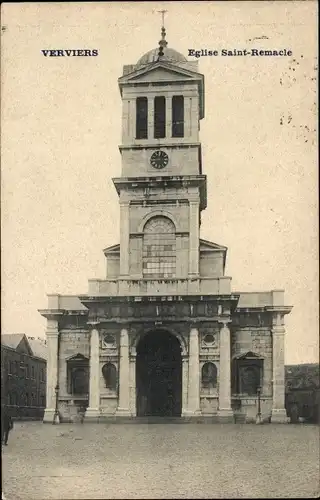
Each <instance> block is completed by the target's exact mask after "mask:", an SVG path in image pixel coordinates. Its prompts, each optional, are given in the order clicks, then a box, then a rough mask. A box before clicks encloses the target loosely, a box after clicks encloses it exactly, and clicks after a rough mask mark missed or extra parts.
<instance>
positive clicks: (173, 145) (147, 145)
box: [118, 139, 201, 152]
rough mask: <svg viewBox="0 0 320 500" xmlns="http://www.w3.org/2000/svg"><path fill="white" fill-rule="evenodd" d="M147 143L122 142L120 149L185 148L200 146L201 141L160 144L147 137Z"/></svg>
mask: <svg viewBox="0 0 320 500" xmlns="http://www.w3.org/2000/svg"><path fill="white" fill-rule="evenodd" d="M145 141H146V143H145V144H144V143H139V144H120V145H119V146H118V147H119V151H120V152H121V151H123V150H126V149H165V148H175V149H185V148H200V147H201V143H200V142H179V143H178V142H166V143H163V144H161V145H159V143H158V142H154V143H152V142H150V139H149V140H148V139H145Z"/></svg>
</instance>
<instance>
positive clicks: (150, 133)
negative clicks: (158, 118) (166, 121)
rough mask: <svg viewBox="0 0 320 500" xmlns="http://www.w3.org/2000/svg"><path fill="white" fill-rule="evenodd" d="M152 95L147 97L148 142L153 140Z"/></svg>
mask: <svg viewBox="0 0 320 500" xmlns="http://www.w3.org/2000/svg"><path fill="white" fill-rule="evenodd" d="M154 97H155V96H154V95H152V96H149V97H148V140H149V141H150V140H152V139H153V138H154Z"/></svg>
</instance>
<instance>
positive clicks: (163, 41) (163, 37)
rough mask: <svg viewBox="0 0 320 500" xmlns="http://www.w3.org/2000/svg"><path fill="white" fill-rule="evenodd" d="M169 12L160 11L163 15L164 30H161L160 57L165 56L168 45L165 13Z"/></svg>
mask: <svg viewBox="0 0 320 500" xmlns="http://www.w3.org/2000/svg"><path fill="white" fill-rule="evenodd" d="M166 12H168V11H167V10H158V13H159V14H162V28H161V40H160V42H159V45H160V48H159V54H158V55H159V57H161V56H163V55H164V53H163V49H164V48H165V47H166V46H167V45H168V42H167V40H166V29H165V27H164V15H165V13H166Z"/></svg>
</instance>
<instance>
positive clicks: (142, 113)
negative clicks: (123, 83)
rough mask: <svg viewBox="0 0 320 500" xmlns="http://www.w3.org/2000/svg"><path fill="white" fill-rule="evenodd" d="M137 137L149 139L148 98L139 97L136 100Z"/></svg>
mask: <svg viewBox="0 0 320 500" xmlns="http://www.w3.org/2000/svg"><path fill="white" fill-rule="evenodd" d="M136 138H137V139H148V99H147V97H138V98H137V100H136Z"/></svg>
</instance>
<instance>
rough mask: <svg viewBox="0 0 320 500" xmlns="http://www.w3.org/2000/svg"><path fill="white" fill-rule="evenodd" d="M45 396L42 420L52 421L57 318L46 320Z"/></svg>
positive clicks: (55, 380)
mask: <svg viewBox="0 0 320 500" xmlns="http://www.w3.org/2000/svg"><path fill="white" fill-rule="evenodd" d="M46 339H47V352H48V359H47V397H46V409H45V412H44V416H43V422H45V423H52V422H53V418H54V415H55V407H56V394H55V387H56V385H57V384H58V356H59V324H58V321H57V320H54V319H48V320H47V330H46Z"/></svg>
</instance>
